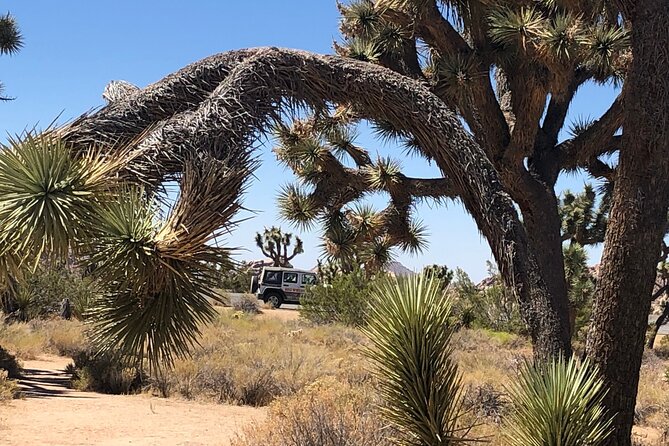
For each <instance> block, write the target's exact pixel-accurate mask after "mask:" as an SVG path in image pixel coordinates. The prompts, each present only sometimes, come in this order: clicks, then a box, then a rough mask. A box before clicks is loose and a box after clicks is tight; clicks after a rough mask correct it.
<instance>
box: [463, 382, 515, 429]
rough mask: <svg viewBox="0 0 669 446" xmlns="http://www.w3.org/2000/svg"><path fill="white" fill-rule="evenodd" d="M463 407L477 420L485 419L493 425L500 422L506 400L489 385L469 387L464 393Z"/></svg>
mask: <svg viewBox="0 0 669 446" xmlns="http://www.w3.org/2000/svg"><path fill="white" fill-rule="evenodd" d="M464 406H465V407H466V408H467V410H470V411H472V412H473V414H474V415H475V416H477V417H479V418H487V419H489V420H491V421H492V422H493V423H495V424H499V423H501V422H502V418H503V416H504V415H505V414H506V411H507V408H508V400H507V398H506V395H505V394H504V393H503V392H500V391H498V390H496V389H495V387H493V385H492V384H490V383H485V384H483V385H479V386H474V385H469V386H468V387H467V390H466V391H465V396H464Z"/></svg>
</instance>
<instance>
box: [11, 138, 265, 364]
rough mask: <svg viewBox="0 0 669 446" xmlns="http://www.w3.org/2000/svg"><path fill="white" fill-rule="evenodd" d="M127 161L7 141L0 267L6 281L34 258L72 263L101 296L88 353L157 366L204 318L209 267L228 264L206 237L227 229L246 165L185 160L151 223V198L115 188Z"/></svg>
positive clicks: (184, 346) (194, 157)
mask: <svg viewBox="0 0 669 446" xmlns="http://www.w3.org/2000/svg"><path fill="white" fill-rule="evenodd" d="M138 152H139V151H133V150H129V149H128V150H125V149H121V150H118V151H115V152H114V154H111V155H110V154H107V153H105V154H103V152H102V151H95V150H77V151H75V150H73V149H72V148H71V147H70V146H69V145H68V144H67V143H65V142H64V141H62V140H61V139H59V138H58V136H57V135H56V134H55V133H52V132H45V133H42V134H39V135H33V134H28V135H26V136H25V137H23V138H16V139H11V140H10V142H9V144H8V146H6V147H3V150H1V151H0V227H1V228H2V229H3V237H2V239H0V242H2V243H0V246H2V247H3V248H4V249H3V250H2V251H0V254H1V259H2V261H1V263H0V267H2V268H3V269H4V271H3V273H4V274H3V276H5V277H16V275H17V274H18V273H19V272H20V269H21V267H22V266H23V265H28V266H31V267H33V268H34V267H35V266H36V265H37V264H38V263H39V262H40V260H42V259H44V258H51V259H56V260H59V261H71V260H73V259H74V260H75V261H76V262H78V263H79V264H80V265H81V266H82V267H85V268H86V269H87V270H89V271H91V272H92V275H93V278H94V279H96V280H97V283H99V284H100V285H101V288H102V289H101V290H100V296H99V297H98V298H96V299H95V301H94V302H93V303H92V305H91V307H92V308H91V309H90V311H89V312H87V316H88V318H87V321H88V322H89V323H90V327H91V334H92V340H93V341H94V343H95V344H96V347H97V348H98V351H99V352H100V353H108V352H118V353H120V356H121V359H124V360H126V361H127V362H133V363H134V364H137V363H138V362H139V363H141V362H142V360H143V359H144V358H147V359H148V360H149V364H150V366H151V367H152V368H160V367H163V366H165V365H170V364H171V363H172V361H173V360H174V358H175V357H180V356H184V355H186V354H187V353H188V351H189V349H190V348H191V347H192V346H193V345H194V344H195V343H196V339H197V336H198V334H199V329H200V327H201V325H202V324H203V323H205V322H208V321H211V320H212V319H213V318H214V316H215V314H216V313H215V310H214V309H213V306H212V304H211V302H210V300H211V299H217V298H218V295H217V294H215V293H214V292H213V289H214V288H215V287H216V285H217V283H218V280H219V275H218V269H217V268H218V267H221V266H228V265H229V263H230V259H229V250H228V249H225V248H222V247H219V246H217V245H216V237H217V236H218V235H221V231H225V230H228V229H229V228H230V225H232V224H233V222H232V217H233V216H234V214H235V213H236V212H237V211H238V210H239V208H240V204H239V202H238V199H239V197H240V195H241V194H242V193H243V191H244V188H245V184H246V181H247V179H248V178H249V177H250V172H251V170H252V169H253V167H254V162H253V161H251V160H248V159H247V160H246V163H241V164H234V163H231V162H229V160H224V161H222V160H218V159H215V158H214V157H212V156H211V155H208V154H191V155H189V156H188V157H187V158H186V159H183V160H182V163H183V165H182V171H181V174H180V176H179V177H178V180H179V182H180V186H181V189H180V195H179V197H178V199H177V201H176V204H175V205H174V206H173V207H172V208H171V209H169V210H168V214H167V217H166V218H163V219H161V214H160V212H159V204H160V202H159V199H158V198H157V196H156V194H155V193H153V192H147V191H146V190H144V189H142V188H140V187H139V186H137V185H132V184H129V183H127V182H126V181H124V180H123V179H122V175H123V172H124V171H125V169H126V168H128V167H132V163H133V162H134V160H135V155H136V154H137V153H138ZM137 180H139V181H138V182H141V180H142V178H137Z"/></svg>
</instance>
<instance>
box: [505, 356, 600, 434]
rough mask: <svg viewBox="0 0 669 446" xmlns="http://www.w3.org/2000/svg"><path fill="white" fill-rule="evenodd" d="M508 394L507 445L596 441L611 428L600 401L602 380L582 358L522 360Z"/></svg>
mask: <svg viewBox="0 0 669 446" xmlns="http://www.w3.org/2000/svg"><path fill="white" fill-rule="evenodd" d="M509 394H510V398H511V402H512V405H513V410H512V412H511V414H510V415H509V416H508V417H507V419H506V420H505V425H506V426H505V436H506V439H507V442H508V444H509V445H510V446H552V445H555V446H557V445H560V446H582V445H589V446H598V445H601V444H603V443H604V441H605V440H606V438H607V437H608V436H609V434H610V433H611V430H612V429H611V422H612V418H611V417H610V416H608V415H607V414H606V413H605V411H604V407H603V405H602V401H603V399H604V396H605V395H606V391H605V388H604V383H603V382H602V380H601V379H600V378H598V377H597V373H596V370H595V369H594V368H593V367H590V366H589V363H588V362H587V361H585V362H583V363H582V364H579V363H578V361H577V360H576V359H574V358H573V357H572V358H571V359H570V360H569V361H566V360H565V359H563V358H560V359H558V360H554V361H550V362H548V363H541V364H537V365H535V364H530V363H525V365H524V367H523V369H522V370H521V373H520V376H519V377H518V379H517V380H516V381H515V382H514V384H513V385H512V386H511V387H510V388H509Z"/></svg>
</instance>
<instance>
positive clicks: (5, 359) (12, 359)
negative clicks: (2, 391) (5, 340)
mask: <svg viewBox="0 0 669 446" xmlns="http://www.w3.org/2000/svg"><path fill="white" fill-rule="evenodd" d="M2 370H4V371H5V372H7V378H18V377H19V376H20V375H21V365H20V364H19V362H18V361H17V359H16V356H14V355H12V354H11V353H9V352H8V351H7V350H5V349H4V348H2V346H0V371H2Z"/></svg>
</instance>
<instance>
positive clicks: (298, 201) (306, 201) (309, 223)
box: [277, 184, 320, 229]
mask: <svg viewBox="0 0 669 446" xmlns="http://www.w3.org/2000/svg"><path fill="white" fill-rule="evenodd" d="M277 201H278V204H279V215H280V216H281V217H282V218H284V219H286V220H288V221H289V222H291V223H293V224H295V225H296V226H297V227H298V228H300V229H309V228H312V227H313V225H314V224H315V223H316V219H317V218H318V214H319V211H320V210H319V209H318V208H317V207H316V205H315V202H314V200H313V198H312V197H311V196H310V195H309V193H307V192H306V191H305V190H304V189H302V188H300V187H299V186H297V185H295V184H288V185H286V186H284V187H282V188H281V192H279V196H278V198H277Z"/></svg>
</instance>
